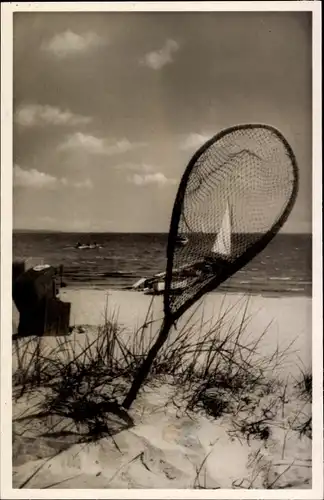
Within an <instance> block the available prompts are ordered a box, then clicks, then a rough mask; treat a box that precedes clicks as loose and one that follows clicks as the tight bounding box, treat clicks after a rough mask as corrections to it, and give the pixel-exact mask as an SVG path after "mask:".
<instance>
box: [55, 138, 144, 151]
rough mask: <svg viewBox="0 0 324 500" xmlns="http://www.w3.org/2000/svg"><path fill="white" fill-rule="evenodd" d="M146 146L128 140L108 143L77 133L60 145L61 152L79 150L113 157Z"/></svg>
mask: <svg viewBox="0 0 324 500" xmlns="http://www.w3.org/2000/svg"><path fill="white" fill-rule="evenodd" d="M144 145H145V144H144V143H131V142H130V141H129V140H128V139H119V140H116V141H115V142H112V141H109V142H108V141H107V140H105V139H102V138H99V137H95V136H93V135H88V134H83V133H82V132H76V133H74V134H72V135H70V136H68V137H67V139H66V140H65V141H64V142H63V143H61V144H60V145H59V150H60V151H70V150H78V151H84V152H86V153H89V154H93V155H107V156H113V155H117V154H121V153H126V152H127V151H130V150H132V149H135V148H137V147H141V146H144Z"/></svg>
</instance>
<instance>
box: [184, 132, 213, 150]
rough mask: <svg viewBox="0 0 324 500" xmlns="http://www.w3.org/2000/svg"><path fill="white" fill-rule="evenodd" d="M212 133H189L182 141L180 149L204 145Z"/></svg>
mask: <svg viewBox="0 0 324 500" xmlns="http://www.w3.org/2000/svg"><path fill="white" fill-rule="evenodd" d="M211 137H212V135H208V134H196V133H193V134H189V135H188V136H187V137H185V138H184V139H183V141H182V142H181V143H180V149H182V150H184V151H187V150H189V149H197V148H199V147H200V146H202V145H203V144H204V143H205V142H206V141H208V140H209V139H210V138H211Z"/></svg>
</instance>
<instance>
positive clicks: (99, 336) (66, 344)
mask: <svg viewBox="0 0 324 500" xmlns="http://www.w3.org/2000/svg"><path fill="white" fill-rule="evenodd" d="M152 301H153V299H152ZM199 307H200V304H198V306H197V307H196V308H195V309H193V310H192V313H191V314H190V315H189V317H188V319H187V321H186V322H185V323H184V324H183V326H182V327H181V329H179V330H175V331H173V332H172V333H171V335H170V336H169V338H168V340H167V342H166V343H165V345H164V346H163V348H162V349H161V351H160V352H159V353H158V355H157V357H156V359H155V360H154V363H153V365H152V369H151V371H150V374H149V377H148V379H147V381H146V386H147V385H153V386H154V385H156V386H159V385H161V384H169V385H170V386H172V388H173V391H172V394H173V396H172V401H171V403H172V404H173V405H175V406H176V407H177V409H178V411H179V412H181V413H187V414H189V415H190V414H195V413H199V412H202V413H204V414H205V415H208V417H209V418H213V419H218V418H221V417H224V416H227V417H228V418H230V419H231V431H230V433H231V438H237V439H240V440H241V439H246V440H247V441H248V442H249V440H250V439H257V440H260V441H262V442H266V441H267V440H268V439H269V437H270V436H271V432H272V426H273V425H274V424H275V422H276V421H277V416H278V414H279V413H280V412H282V414H283V413H284V406H285V402H286V399H285V398H286V393H287V384H285V383H284V381H282V380H280V379H279V378H278V377H277V375H276V369H277V367H278V366H279V365H282V364H283V363H284V361H285V357H286V355H287V353H288V352H289V351H290V350H291V348H292V346H289V347H288V348H287V349H285V350H284V351H280V350H279V348H277V349H276V350H275V351H274V352H273V353H272V354H271V355H267V356H264V355H262V353H261V352H260V349H259V347H260V344H261V342H262V340H263V338H264V337H265V336H266V334H267V330H265V331H264V332H260V335H259V337H258V339H257V340H249V335H248V334H249V323H250V320H251V318H250V317H249V316H248V313H247V311H248V300H245V301H243V302H241V303H238V304H236V305H235V306H231V307H229V308H226V309H224V310H222V311H221V312H220V313H219V315H218V316H217V318H213V319H212V320H210V319H209V320H205V318H204V315H203V313H202V314H201V316H200V318H199V320H194V316H195V314H196V313H197V309H198V308H199ZM237 316H239V317H240V321H239V322H236V323H235V321H234V319H235V317H237ZM154 323H155V321H154V318H153V312H152V302H151V305H150V307H149V309H148V312H147V316H146V319H145V321H144V323H143V325H142V326H141V328H139V329H138V330H136V331H134V332H133V334H131V335H130V334H129V332H127V331H126V330H125V329H123V328H122V327H121V326H120V324H119V322H118V315H117V314H116V312H112V313H109V310H108V303H107V306H106V310H105V319H104V323H103V325H101V326H98V327H97V328H96V329H95V331H92V332H90V331H89V329H88V330H87V329H84V330H85V333H84V334H74V333H73V332H72V334H71V335H70V336H67V337H64V338H61V337H57V338H52V339H51V340H52V342H50V343H48V342H47V341H46V340H47V339H45V338H29V339H16V340H15V341H14V343H13V350H14V355H15V357H16V360H17V366H16V369H15V371H14V372H13V398H14V400H15V401H16V402H18V401H19V400H20V399H21V398H31V404H30V406H29V411H28V414H27V415H26V416H24V415H22V416H20V418H19V421H20V422H21V421H23V420H24V419H26V420H28V421H30V420H31V419H32V418H39V417H43V416H55V417H56V419H54V421H53V420H52V421H51V422H52V423H51V427H50V428H48V429H47V430H46V432H45V433H44V434H43V435H47V436H51V437H53V438H55V436H56V435H58V434H60V435H62V433H66V434H73V435H78V441H77V442H89V441H93V440H97V439H99V438H101V437H104V436H107V435H110V436H113V435H114V434H115V433H116V432H118V431H119V430H121V429H122V428H125V427H126V428H127V427H129V426H132V425H134V420H133V418H132V417H131V415H130V413H129V412H126V410H125V409H123V408H122V406H121V402H122V401H123V399H124V397H125V396H126V394H127V391H128V390H129V387H130V385H131V382H132V380H133V377H134V374H135V373H136V372H137V370H138V369H139V368H140V366H141V364H142V362H143V359H144V358H145V356H146V355H147V352H148V350H149V349H150V347H151V345H152V344H153V342H154V341H155V336H156V329H155V328H154ZM311 386H312V384H311V373H309V372H307V371H304V372H302V374H301V378H300V380H298V381H296V383H295V389H296V391H297V393H298V395H299V397H300V398H301V399H303V398H304V399H305V401H306V402H309V401H310V400H309V397H311ZM144 390H145V386H144ZM42 391H43V394H44V396H43V397H42V398H41V399H39V398H37V402H36V403H35V404H34V405H33V404H32V401H33V399H32V398H33V395H35V392H36V393H38V394H39V393H40V392H42ZM307 398H308V399H307ZM108 415H110V417H109V418H108ZM111 417H114V418H111ZM67 419H68V421H69V423H68V425H65V426H64V428H62V425H61V424H62V422H63V421H64V422H66V420H67ZM116 419H117V421H118V423H116ZM290 429H293V430H295V431H298V432H299V433H300V435H307V436H308V437H311V417H310V416H309V415H308V414H307V413H304V414H303V412H302V410H300V412H299V413H298V415H297V416H296V418H295V420H294V421H293V422H292V423H291V425H290ZM206 460H207V458H206ZM199 472H200V471H199ZM198 476H199V473H198ZM199 484H200V483H199V481H198V480H197V481H196V482H195V487H202V488H203V486H202V485H200V486H198V485H199ZM251 484H252V483H251ZM269 487H271V485H270V483H269Z"/></svg>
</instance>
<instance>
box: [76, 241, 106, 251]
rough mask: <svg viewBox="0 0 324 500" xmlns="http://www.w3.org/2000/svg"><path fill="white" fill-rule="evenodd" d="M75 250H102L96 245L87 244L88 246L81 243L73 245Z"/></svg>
mask: <svg viewBox="0 0 324 500" xmlns="http://www.w3.org/2000/svg"><path fill="white" fill-rule="evenodd" d="M75 248H76V249H77V250H94V249H96V248H102V247H101V246H100V245H98V243H88V244H82V243H79V242H78V243H77V244H76V245H75Z"/></svg>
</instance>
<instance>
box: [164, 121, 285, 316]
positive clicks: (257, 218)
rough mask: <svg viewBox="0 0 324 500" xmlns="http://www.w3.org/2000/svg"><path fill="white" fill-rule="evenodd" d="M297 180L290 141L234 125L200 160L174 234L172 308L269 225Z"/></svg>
mask: <svg viewBox="0 0 324 500" xmlns="http://www.w3.org/2000/svg"><path fill="white" fill-rule="evenodd" d="M294 177H295V173H294V168H293V163H292V160H291V156H290V154H289V151H288V149H287V147H286V145H285V143H284V142H283V140H282V139H281V137H280V135H279V134H276V133H275V132H274V131H273V130H271V129H270V130H269V129H268V128H263V127H257V128H255V127H253V128H252V127H251V128H242V129H239V128H238V129H235V130H233V131H231V132H229V133H227V134H225V135H224V136H222V137H221V138H219V139H216V140H215V142H213V143H212V144H211V145H210V146H209V147H208V148H207V149H206V150H205V151H204V152H203V153H202V154H201V155H200V156H199V157H198V159H197V160H196V162H195V164H194V166H193V168H192V170H191V172H190V175H189V178H188V181H187V184H186V187H185V192H184V198H183V201H182V206H181V216H180V220H179V224H178V229H177V235H176V236H175V235H173V236H174V240H173V241H174V252H173V267H172V276H171V285H170V288H169V290H168V293H169V309H170V312H171V313H174V312H175V311H176V310H177V309H179V307H181V306H182V305H183V304H184V303H185V302H186V301H188V300H189V299H190V298H192V297H193V296H195V295H196V294H197V293H198V292H199V291H200V290H201V289H203V288H205V287H206V285H208V283H210V282H211V281H212V280H214V281H215V277H217V275H218V274H219V273H220V272H222V273H223V272H224V269H225V270H226V268H228V269H230V267H231V266H232V264H233V262H234V261H235V260H236V259H237V258H238V257H239V256H241V255H242V254H243V253H244V252H245V251H246V250H247V249H248V248H249V247H252V246H253V245H254V244H255V243H256V242H257V241H258V240H260V239H261V237H262V236H263V235H264V234H265V233H267V232H269V231H270V230H271V228H272V227H273V226H274V224H275V223H276V222H277V221H278V219H279V218H280V217H281V215H282V213H283V211H284V210H285V208H286V207H287V204H288V202H289V200H290V198H291V196H292V192H293V186H294ZM256 253H257V252H256ZM229 275H230V272H229Z"/></svg>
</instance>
